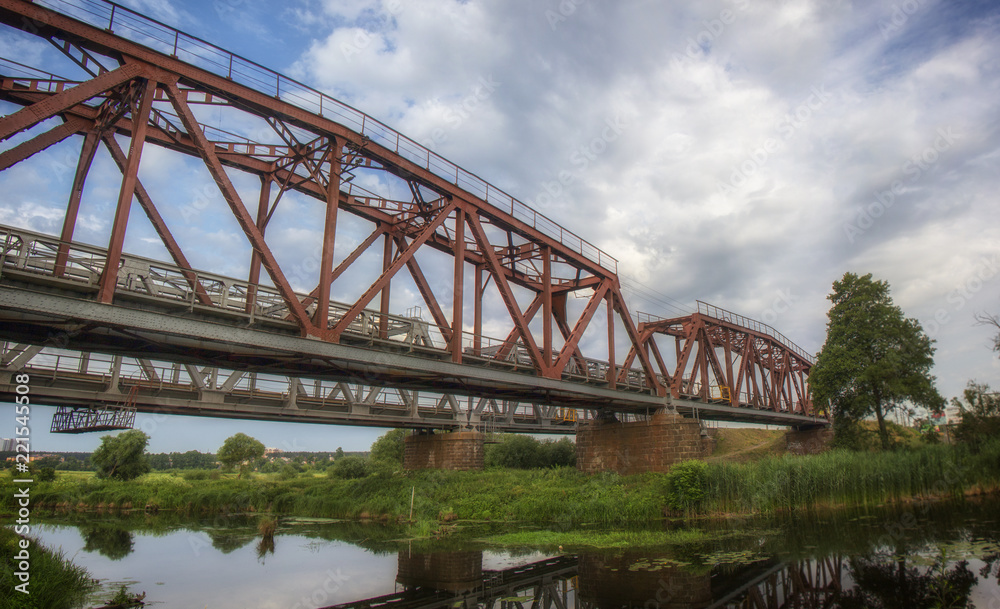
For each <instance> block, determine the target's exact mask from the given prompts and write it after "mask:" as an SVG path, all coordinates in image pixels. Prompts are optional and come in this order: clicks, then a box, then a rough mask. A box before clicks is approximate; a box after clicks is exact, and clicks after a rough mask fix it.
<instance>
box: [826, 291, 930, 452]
mask: <svg viewBox="0 0 1000 609" xmlns="http://www.w3.org/2000/svg"><path fill="white" fill-rule="evenodd" d="M828 298H829V300H830V301H831V302H832V303H833V306H832V307H831V308H830V311H829V313H828V314H827V315H828V318H829V322H828V323H827V333H826V344H824V345H823V349H822V351H820V354H819V357H818V358H817V361H816V365H815V366H813V369H812V372H811V373H810V374H809V384H810V385H811V386H812V390H813V399H814V401H815V402H816V403H817V404H827V403H830V404H831V405H832V406H833V413H834V421H835V424H836V425H843V426H845V427H848V428H850V427H852V426H853V425H855V424H856V423H857V422H858V421H860V420H862V419H864V418H867V417H869V416H872V415H874V416H875V418H876V419H877V420H878V430H879V437H880V439H881V442H882V448H883V449H885V448H889V433H888V431H887V429H886V424H885V418H886V415H888V414H889V413H891V412H892V411H893V410H895V409H897V408H901V407H904V406H905V405H906V404H907V403H910V404H913V405H916V406H923V407H925V408H928V409H930V410H933V411H939V410H940V409H941V408H943V407H944V399H943V398H942V397H941V395H940V394H939V393H938V391H937V389H936V388H935V387H934V377H933V376H932V375H931V373H930V370H931V366H933V365H934V347H933V343H934V341H932V340H931V339H930V338H929V337H928V336H927V334H925V333H924V331H923V328H921V326H920V322H918V321H917V320H916V319H908V318H906V317H905V316H904V315H903V311H902V309H900V308H899V307H898V306H896V305H895V304H893V302H892V297H891V296H890V295H889V284H888V283H887V282H885V281H879V280H874V279H872V276H871V274H870V273H869V274H867V275H864V276H860V277H859V276H858V275H856V274H854V273H846V274H845V275H844V277H843V278H842V279H841V280H840V281H835V282H834V283H833V293H831V294H830V296H829V297H828Z"/></svg>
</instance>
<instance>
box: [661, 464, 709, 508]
mask: <svg viewBox="0 0 1000 609" xmlns="http://www.w3.org/2000/svg"><path fill="white" fill-rule="evenodd" d="M707 486H708V465H707V464H706V463H705V462H704V461H684V462H681V463H678V464H676V465H674V466H673V467H671V468H670V471H669V472H667V476H666V493H667V497H666V500H667V505H669V506H670V507H671V508H672V509H674V510H678V511H680V510H683V511H689V510H692V509H694V508H696V507H698V505H699V504H701V502H702V500H703V499H704V498H705V489H706V488H707Z"/></svg>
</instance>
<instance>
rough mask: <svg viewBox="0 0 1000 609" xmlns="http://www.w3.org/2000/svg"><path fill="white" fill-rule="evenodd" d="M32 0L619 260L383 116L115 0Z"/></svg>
mask: <svg viewBox="0 0 1000 609" xmlns="http://www.w3.org/2000/svg"><path fill="white" fill-rule="evenodd" d="M36 4H39V5H41V6H45V7H47V8H50V9H52V10H54V11H57V12H60V13H63V14H64V15H67V16H69V17H72V18H74V19H77V20H79V21H82V22H84V23H87V24H89V25H92V26H96V27H99V28H102V29H107V30H108V31H110V32H113V33H114V34H116V35H118V36H121V37H122V38H126V39H128V40H131V41H132V42H136V43H139V44H142V45H144V46H147V47H149V48H152V49H154V50H157V51H160V52H162V53H165V54H167V55H172V56H174V57H176V58H178V59H179V60H181V61H184V62H186V63H189V64H191V65H194V66H196V67H199V68H201V69H204V70H207V71H209V72H211V73H213V74H216V75H218V76H224V77H226V78H228V79H230V80H232V81H233V82H236V83H238V84H241V85H244V86H247V87H249V88H251V89H254V90H256V91H259V92H261V93H266V94H268V95H270V96H273V97H276V98H278V99H281V100H282V101H285V102H287V103H290V104H292V105H294V106H297V107H299V108H301V109H303V110H306V111H308V112H312V113H313V114H317V115H319V116H322V117H324V118H328V119H330V120H332V121H334V122H337V123H340V124H342V125H344V126H345V127H347V128H349V129H351V130H352V131H355V132H356V133H359V134H361V135H363V136H365V137H367V138H368V139H369V140H371V141H373V142H375V143H377V144H379V145H380V146H383V147H385V148H387V149H389V150H390V151H392V152H394V153H395V154H397V155H399V156H400V157H402V158H404V159H406V160H408V161H410V162H412V163H414V164H416V165H418V166H420V167H423V168H424V169H426V170H428V171H430V172H432V173H434V174H435V175H436V176H438V177H439V178H441V179H443V180H446V181H448V182H450V183H451V184H454V185H455V186H457V187H459V188H461V189H463V190H465V191H466V192H468V193H470V194H472V195H474V196H476V197H479V198H480V199H482V200H483V201H485V202H486V203H487V204H489V205H491V206H493V207H494V208H496V209H497V210H499V211H502V212H503V213H507V214H510V215H511V216H512V217H514V218H516V219H517V220H520V221H521V222H524V223H525V224H527V225H528V226H530V227H532V228H533V229H535V230H537V231H539V232H541V233H543V234H545V235H546V236H548V237H550V238H552V239H555V240H557V241H558V242H559V243H561V244H562V245H563V246H565V247H566V248H567V249H569V250H571V251H573V252H576V253H578V254H580V255H581V256H583V257H585V258H587V259H588V260H591V261H592V262H595V263H597V264H598V265H599V266H601V267H603V268H605V269H608V270H610V271H611V272H613V273H617V272H618V261H617V260H616V259H615V258H614V257H612V256H611V255H609V254H607V253H606V252H604V251H602V250H601V249H600V248H598V247H597V246H595V245H593V244H591V243H589V242H587V241H586V240H584V239H583V238H581V237H579V236H578V235H576V234H575V233H573V232H571V231H568V230H566V229H564V228H562V227H561V226H560V225H559V224H557V223H556V222H554V221H553V220H551V219H549V218H547V217H546V216H544V215H542V214H540V213H538V212H537V211H535V210H534V209H532V208H531V207H529V206H527V205H525V204H524V203H522V202H521V201H518V200H517V199H515V198H514V197H513V196H511V195H509V194H507V193H506V192H504V191H503V190H501V189H499V188H497V187H496V186H494V185H492V184H490V183H489V182H487V181H486V180H484V179H482V178H480V177H479V176H477V175H476V174H474V173H472V172H469V171H467V170H465V169H463V168H461V167H459V166H458V165H456V164H455V163H452V162H451V161H449V160H447V159H445V158H444V157H442V156H440V155H438V154H437V153H434V152H432V151H431V150H430V149H428V148H427V147H425V146H423V145H421V144H419V143H417V142H416V141H414V140H412V139H410V138H408V137H406V136H405V135H402V134H401V133H399V132H398V131H396V130H394V129H392V128H391V127H389V126H387V125H385V124H384V123H382V122H381V121H378V120H376V119H374V118H372V117H371V116H368V115H367V114H365V113H363V112H361V111H359V110H357V109H355V108H352V107H351V106H349V105H347V104H345V103H343V102H341V101H338V100H336V99H334V98H332V97H330V96H329V95H326V94H325V93H322V92H320V91H318V90H316V89H313V88H312V87H309V86H307V85H304V84H302V83H300V82H298V81H296V80H292V79H290V78H288V77H287V76H283V75H282V74H280V73H278V72H275V71H274V70H271V69H269V68H266V67H264V66H262V65H260V64H258V63H256V62H253V61H250V60H248V59H244V58H243V57H240V56H238V55H235V54H233V53H230V52H229V51H226V50H225V49H222V48H220V47H218V46H216V45H214V44H211V43H209V42H206V41H204V40H202V39H200V38H196V37H194V36H190V35H188V34H185V33H183V32H181V31H180V30H177V29H175V28H173V27H170V26H168V25H166V24H163V23H160V22H159V21H156V20H154V19H150V18H149V17H146V16H145V15H142V14H140V13H137V12H135V11H133V10H130V9H128V8H125V7H123V6H121V5H119V4H115V3H114V2H108V1H107V0H36Z"/></svg>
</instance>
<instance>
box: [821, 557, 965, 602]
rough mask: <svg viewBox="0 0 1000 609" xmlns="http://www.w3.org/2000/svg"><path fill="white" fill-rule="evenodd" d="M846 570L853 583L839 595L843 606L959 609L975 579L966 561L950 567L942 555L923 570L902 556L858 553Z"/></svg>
mask: <svg viewBox="0 0 1000 609" xmlns="http://www.w3.org/2000/svg"><path fill="white" fill-rule="evenodd" d="M849 573H850V576H851V578H852V579H853V580H854V582H855V587H854V588H853V589H851V590H848V591H845V592H844V593H843V594H842V595H840V596H839V598H838V600H839V602H840V606H841V607H842V608H843V609H932V608H933V609H944V608H955V609H960V608H964V607H968V606H969V593H970V592H971V591H972V587H973V586H975V585H976V583H977V581H978V580H977V578H976V576H975V575H973V574H972V571H970V570H969V563H968V561H965V560H963V561H960V562H958V563H957V564H955V565H953V566H952V567H950V568H949V567H948V566H947V563H946V561H945V558H944V557H943V556H942V557H939V558H938V559H937V560H935V562H934V563H933V564H932V565H931V566H930V567H929V568H927V569H925V570H921V569H918V568H917V567H913V566H907V561H906V558H905V557H898V558H896V559H895V560H892V559H890V558H886V557H868V556H866V557H857V558H852V559H851V560H850V567H849Z"/></svg>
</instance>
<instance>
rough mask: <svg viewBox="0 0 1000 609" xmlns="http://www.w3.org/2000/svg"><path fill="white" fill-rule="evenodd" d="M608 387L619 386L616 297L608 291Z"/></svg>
mask: <svg viewBox="0 0 1000 609" xmlns="http://www.w3.org/2000/svg"><path fill="white" fill-rule="evenodd" d="M607 299H608V387H609V388H611V389H614V388H615V386H616V385H617V381H618V379H617V377H618V374H617V372H618V371H617V370H616V366H615V304H614V301H615V295H614V293H613V292H612V291H611V290H608V295H607Z"/></svg>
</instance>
